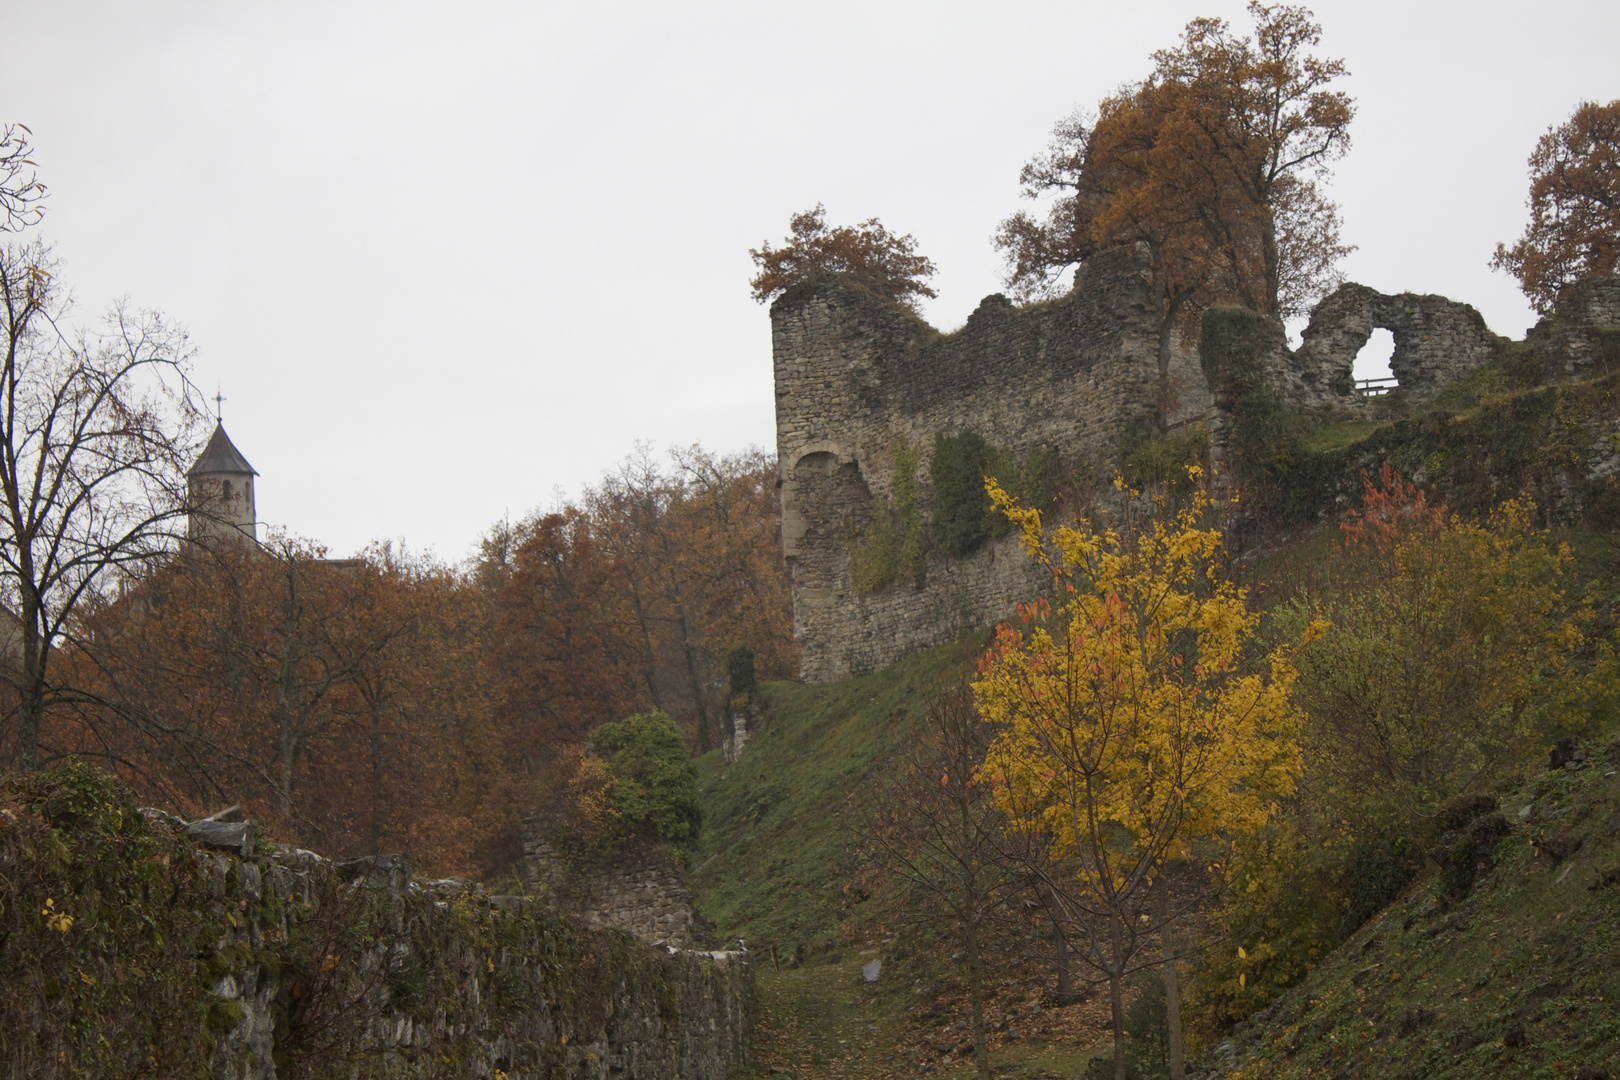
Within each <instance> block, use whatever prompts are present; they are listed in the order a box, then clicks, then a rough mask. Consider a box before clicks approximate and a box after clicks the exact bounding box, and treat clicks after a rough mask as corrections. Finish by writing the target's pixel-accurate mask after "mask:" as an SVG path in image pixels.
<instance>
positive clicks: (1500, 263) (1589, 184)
mask: <svg viewBox="0 0 1620 1080" xmlns="http://www.w3.org/2000/svg"><path fill="white" fill-rule="evenodd" d="M1491 265H1492V266H1494V267H1496V268H1497V269H1499V270H1506V271H1507V272H1508V273H1510V274H1512V275H1513V276H1514V277H1516V278H1518V279H1519V284H1520V285H1521V286H1522V287H1523V289H1524V294H1525V295H1526V296H1528V297H1529V298H1530V302H1531V303H1532V304H1534V305H1535V308H1536V310H1537V311H1538V312H1540V313H1541V314H1543V315H1549V314H1551V313H1552V310H1553V307H1554V305H1555V304H1556V303H1557V301H1558V293H1559V290H1561V289H1563V288H1564V287H1565V286H1567V285H1571V284H1573V283H1574V282H1576V281H1579V280H1581V279H1582V278H1587V277H1596V276H1599V275H1603V274H1613V273H1616V272H1620V101H1611V102H1609V103H1608V104H1607V105H1599V104H1598V103H1597V102H1595V101H1583V102H1582V103H1581V104H1580V105H1579V106H1578V107H1577V108H1576V109H1575V112H1574V113H1572V114H1571V115H1570V118H1569V119H1568V120H1566V121H1564V123H1562V124H1560V125H1559V126H1557V127H1553V128H1548V129H1547V133H1546V134H1545V135H1543V136H1542V137H1541V141H1540V142H1538V143H1536V149H1535V153H1533V154H1531V155H1530V224H1529V225H1528V226H1526V227H1525V230H1524V236H1522V237H1520V239H1519V241H1518V242H1517V243H1515V244H1514V245H1513V246H1512V247H1511V248H1509V247H1505V246H1503V245H1501V244H1498V245H1496V257H1495V258H1493V259H1492V260H1491Z"/></svg>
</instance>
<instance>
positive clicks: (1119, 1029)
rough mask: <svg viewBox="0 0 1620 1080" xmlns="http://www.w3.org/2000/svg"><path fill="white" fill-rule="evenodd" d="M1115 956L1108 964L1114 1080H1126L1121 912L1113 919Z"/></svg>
mask: <svg viewBox="0 0 1620 1080" xmlns="http://www.w3.org/2000/svg"><path fill="white" fill-rule="evenodd" d="M1113 924H1114V925H1113V937H1114V941H1113V945H1114V950H1113V951H1114V955H1113V956H1111V957H1110V958H1109V963H1108V1005H1109V1008H1110V1009H1111V1010H1112V1012H1113V1019H1114V1080H1125V977H1124V967H1125V965H1124V963H1123V959H1124V955H1125V928H1124V927H1123V926H1121V925H1120V915H1119V912H1117V911H1116V912H1114V918H1113Z"/></svg>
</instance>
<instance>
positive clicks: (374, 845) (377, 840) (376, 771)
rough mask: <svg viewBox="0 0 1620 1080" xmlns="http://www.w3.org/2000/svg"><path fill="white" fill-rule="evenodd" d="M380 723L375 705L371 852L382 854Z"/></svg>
mask: <svg viewBox="0 0 1620 1080" xmlns="http://www.w3.org/2000/svg"><path fill="white" fill-rule="evenodd" d="M381 727H382V725H381V724H380V723H379V721H378V719H377V710H376V708H375V707H373V708H372V710H371V854H373V855H381V854H382V783H383V763H382V759H383V750H382V730H381Z"/></svg>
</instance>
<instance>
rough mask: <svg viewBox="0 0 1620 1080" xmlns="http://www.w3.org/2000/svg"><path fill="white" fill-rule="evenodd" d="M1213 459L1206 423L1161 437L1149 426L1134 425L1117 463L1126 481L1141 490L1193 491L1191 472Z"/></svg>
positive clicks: (1123, 440)
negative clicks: (1190, 469)
mask: <svg viewBox="0 0 1620 1080" xmlns="http://www.w3.org/2000/svg"><path fill="white" fill-rule="evenodd" d="M1208 458H1209V429H1208V428H1206V427H1205V426H1204V424H1203V422H1202V421H1200V422H1198V423H1196V424H1188V425H1187V426H1185V427H1183V428H1181V429H1180V430H1178V431H1176V432H1175V433H1173V434H1170V435H1166V436H1160V434H1159V433H1158V432H1157V431H1156V430H1154V428H1153V425H1152V424H1149V423H1140V424H1133V425H1131V426H1130V427H1127V428H1126V429H1125V430H1124V431H1122V432H1121V433H1120V437H1119V454H1118V457H1117V459H1116V460H1117V461H1118V464H1119V471H1120V475H1122V476H1123V477H1124V478H1125V482H1126V483H1128V484H1130V486H1131V487H1133V488H1137V489H1144V488H1169V489H1172V490H1176V491H1184V490H1190V489H1191V486H1192V484H1193V481H1192V478H1191V477H1189V476H1188V475H1187V470H1188V468H1190V467H1191V466H1194V465H1202V464H1204V462H1205V461H1206V460H1207V459H1208Z"/></svg>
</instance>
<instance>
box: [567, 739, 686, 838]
mask: <svg viewBox="0 0 1620 1080" xmlns="http://www.w3.org/2000/svg"><path fill="white" fill-rule="evenodd" d="M591 741H592V742H593V743H595V744H596V746H597V747H598V749H600V750H601V751H603V753H605V754H607V755H608V764H609V768H610V769H611V771H612V773H613V780H612V785H611V791H612V799H613V807H614V809H615V810H616V811H617V812H618V815H619V820H620V822H621V824H622V825H623V826H624V827H626V828H628V829H630V830H632V831H635V832H649V831H650V832H651V833H653V834H654V835H656V836H658V837H660V838H662V839H664V840H668V841H669V842H670V843H672V844H674V845H676V846H677V847H684V846H685V845H688V844H690V843H691V842H692V841H694V840H696V839H697V836H698V831H699V830H700V829H701V828H702V825H703V807H702V805H701V804H700V803H699V802H698V793H697V770H696V769H695V768H694V767H693V765H692V759H691V755H689V754H688V753H687V752H686V740H685V739H683V738H682V737H681V730H680V728H678V727H676V726H675V721H673V720H671V719H670V718H669V717H668V716H667V715H666V714H664V713H661V712H653V713H641V714H639V715H637V716H632V717H629V718H627V719H624V720H621V721H619V722H617V723H610V724H603V725H602V726H601V727H599V728H597V729H596V730H595V731H594V732H592V733H591Z"/></svg>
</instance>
